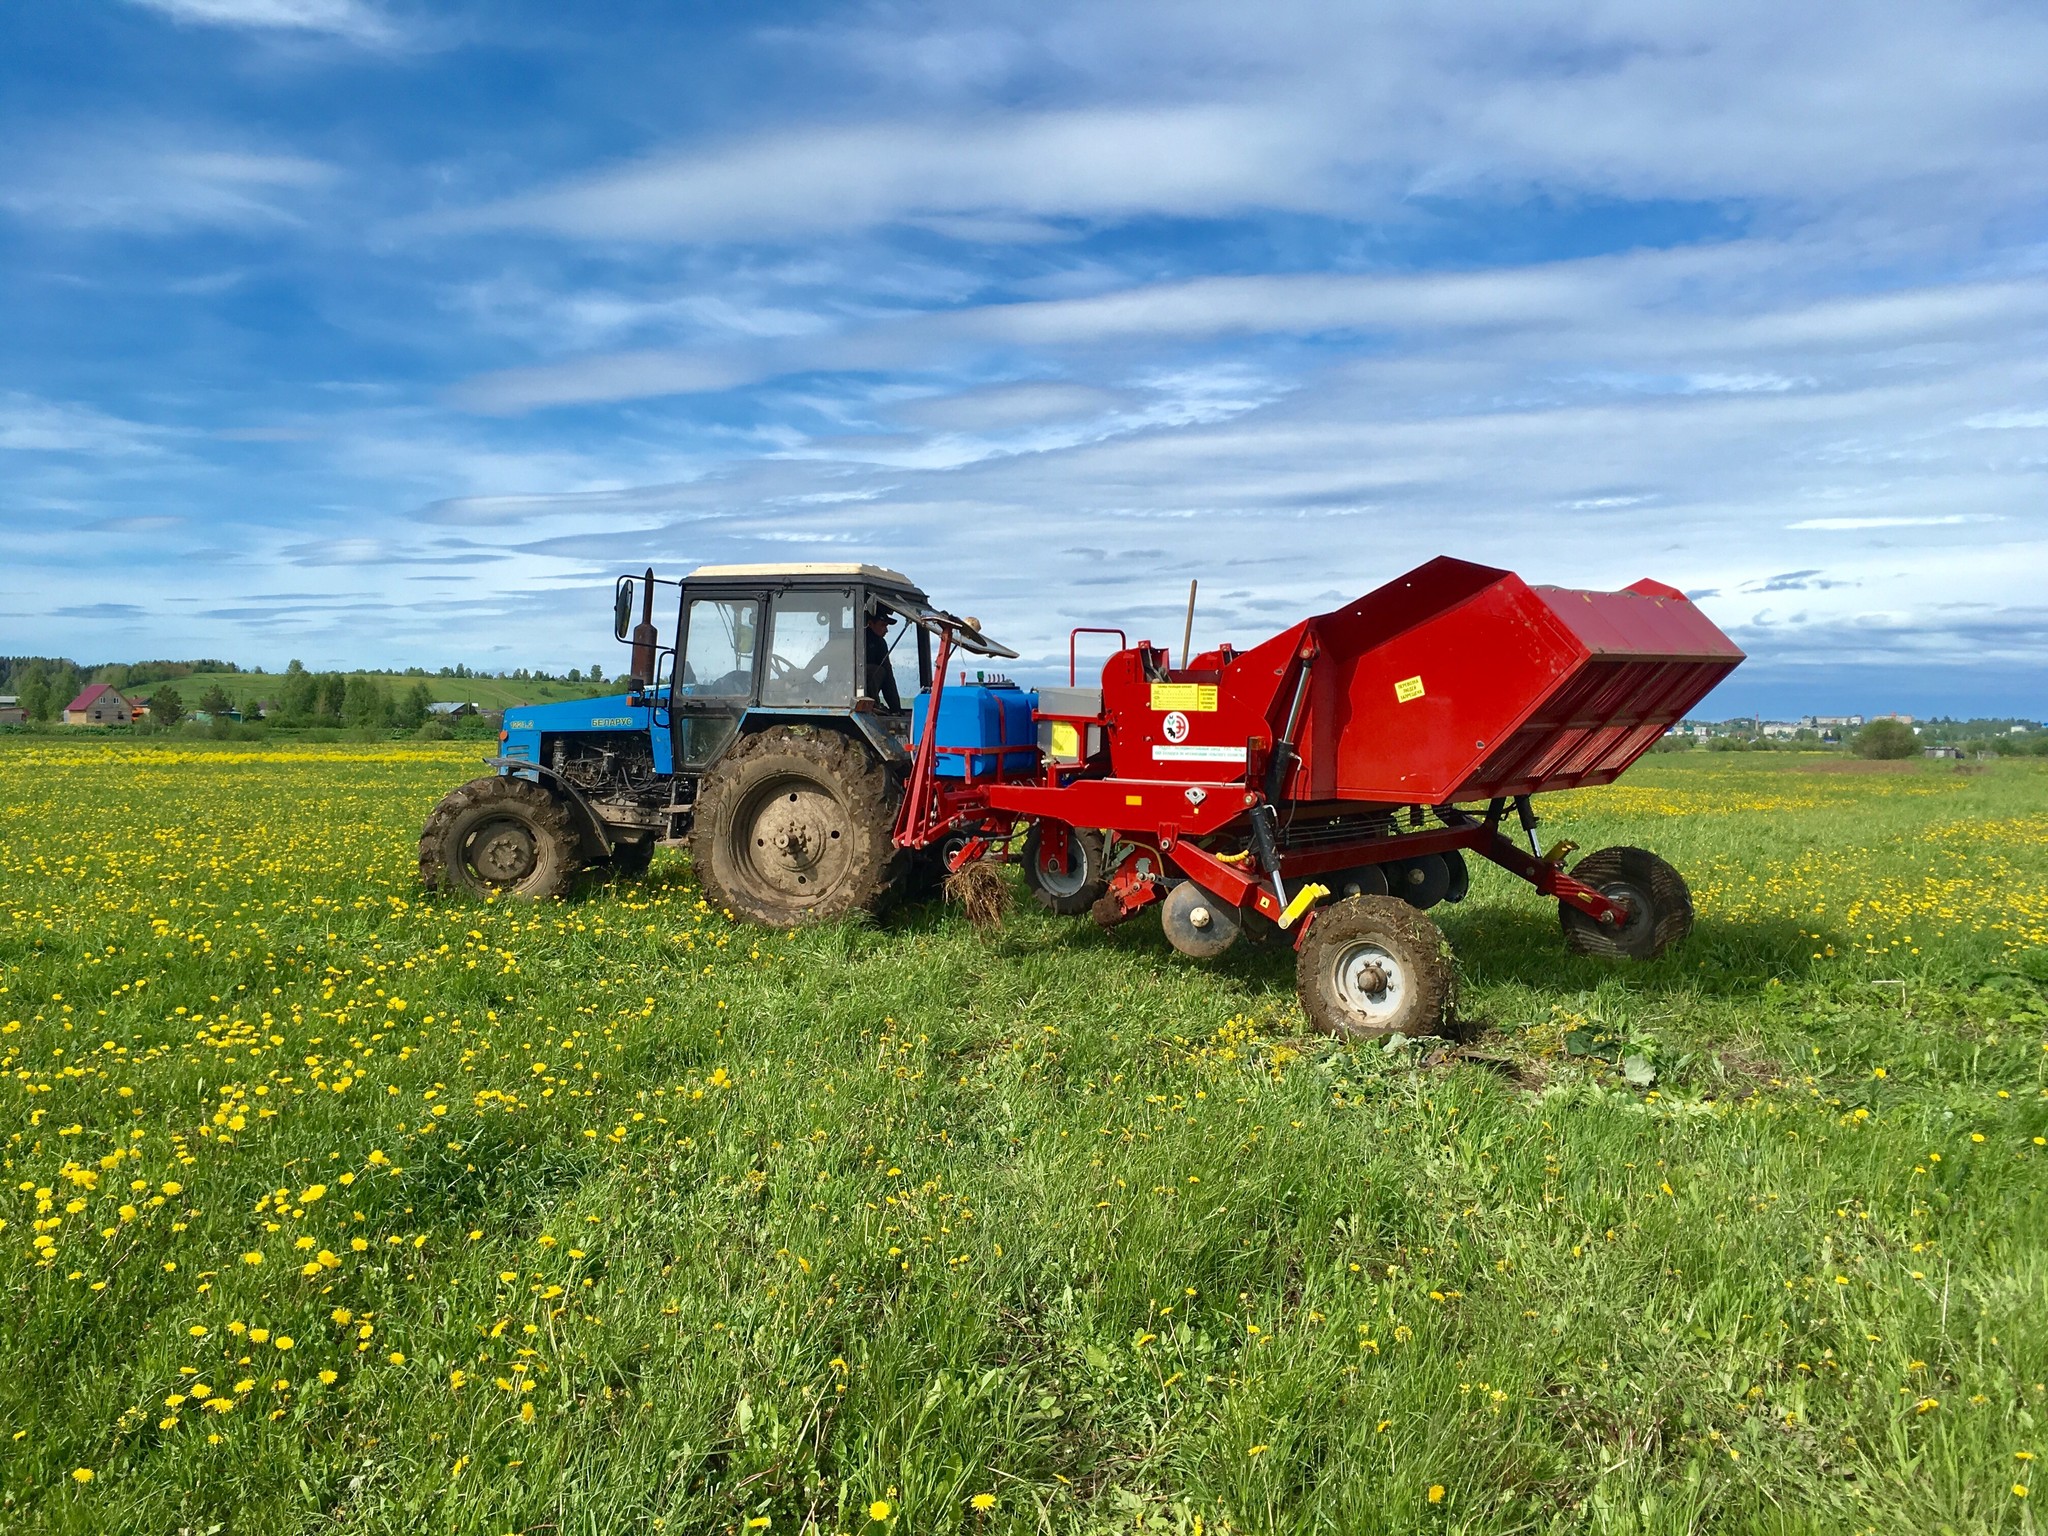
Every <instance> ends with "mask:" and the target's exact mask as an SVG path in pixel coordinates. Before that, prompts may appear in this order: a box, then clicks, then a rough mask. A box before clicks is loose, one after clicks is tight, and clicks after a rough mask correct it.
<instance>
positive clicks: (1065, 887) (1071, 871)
mask: <svg viewBox="0 0 2048 1536" xmlns="http://www.w3.org/2000/svg"><path fill="white" fill-rule="evenodd" d="M1087 883H1088V855H1087V853H1086V852H1085V851H1084V850H1083V849H1082V847H1081V843H1080V839H1079V838H1077V837H1076V836H1075V835H1074V834H1073V833H1071V832H1069V833H1068V834H1067V867H1066V868H1065V869H1054V868H1053V866H1052V850H1050V849H1049V848H1047V847H1046V846H1045V845H1044V844H1043V843H1040V844H1039V845H1038V884H1039V888H1040V889H1041V890H1044V891H1046V892H1049V893H1050V894H1052V895H1054V896H1073V895H1077V894H1078V893H1079V892H1080V890H1081V888H1082V887H1083V886H1085V885H1086V884H1087Z"/></svg>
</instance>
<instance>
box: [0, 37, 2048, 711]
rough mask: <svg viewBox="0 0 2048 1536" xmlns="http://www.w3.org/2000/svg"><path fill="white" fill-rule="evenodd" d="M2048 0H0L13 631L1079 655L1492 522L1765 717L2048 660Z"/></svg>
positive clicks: (1871, 700) (1948, 703)
mask: <svg viewBox="0 0 2048 1536" xmlns="http://www.w3.org/2000/svg"><path fill="white" fill-rule="evenodd" d="M2044 78H2048V10H2044V9H2043V8H2042V7H2040V6H2039V5H2037V4H2029V5H2006V6H2001V5H1996V4H1980V5H1955V6H1944V5H1928V6H1919V7H1901V6H1898V5H1896V4H1858V3H1854V0H1844V3H1841V4H1833V5H1829V6H1826V7H1799V6H1786V5H1783V4H1781V3H1771V4H1764V3H1748V0H1712V3H1698V4H1695V3H1686V0H1674V3H1669V4H1658V5H1613V4H1594V3H1584V4H1554V5H1549V6H1543V7H1532V6H1529V5H1526V4H1520V3H1513V4H1509V3H1500V4H1489V3H1473V4H1464V5H1458V6H1444V5H1430V4H1421V3H1417V4H1386V5H1374V4H1364V3H1353V4H1345V5H1319V4H1292V3H1287V0H1268V3H1264V4H1261V5H1257V6H1246V5H1243V4H1239V3H1210V0H1171V3H1157V4H1147V3H1134V4H1123V5H1117V4H1104V3H1101V0H1092V3H1079V4H1067V3H1063V0H1032V3H1030V4H1017V5H1004V4H983V5H977V6H960V5H957V4H956V5H941V4H928V5H927V4H917V3H893V4H883V5H873V6H858V5H839V6H825V5H808V6H805V5H789V6H774V5H751V6H714V5H685V4H634V3H630V0H616V3H608V4H605V5H601V6H562V5H559V4H526V5H522V4H516V3H506V4H493V5H488V6H486V5H481V4H464V3H460V0H456V3H442V4H435V5H431V6H429V5H419V4H409V3H403V0H79V3H76V4H67V5H38V4H20V5H14V6H9V7H6V8H5V9H4V10H0V135H4V142H6V143H7V144H8V145H9V151H8V153H7V154H6V156H5V157H4V158H0V297H4V304H0V316H4V320H5V324H4V325H0V650H5V651H9V652H15V653H21V652H29V653H56V654H68V655H71V656H74V657H77V658H79V659H80V660H87V661H95V660H104V659H121V658H132V657H139V656H145V655H149V656H154V655H173V656H179V655H194V654H213V655H223V656H228V657H231V658H234V659H237V660H239V661H241V662H243V663H244V664H246V665H258V664H268V665H272V666H278V665H282V664H283V662H284V661H285V660H286V659H287V658H288V657H292V656H297V657H301V658H303V659H304V660H305V661H306V662H307V663H308V664H309V665H313V666H371V665H386V664H405V663H409V662H415V661H416V662H422V663H425V664H428V665H436V666H437V665H441V664H443V663H452V662H455V661H467V662H469V663H471V664H472V665H482V666H486V667H507V668H509V667H514V666H522V665H524V666H546V667H550V668H560V667H566V666H571V665H576V666H585V665H588V664H590V663H591V662H601V663H603V664H604V665H605V666H606V667H607V668H608V669H609V668H616V667H617V666H618V665H619V664H620V661H621V658H622V654H623V653H621V652H617V650H616V648H615V647H614V646H613V645H612V643H611V642H610V639H609V615H608V608H609V581H610V575H611V573H612V572H613V571H614V570H618V569H627V568H633V567H637V566H640V565H644V564H649V563H652V564H655V565H657V566H659V567H661V568H662V569H663V570H664V571H666V572H670V573H674V572H677V571H679V570H681V569H686V568H687V567H688V566H689V565H691V564H693V563H696V562H699V561H707V560H736V559H748V560H761V559H778V558H787V559H809V560H816V559H856V558H859V559H872V560H877V561H880V562H882V563H885V564H891V565H896V566H900V567H901V568H903V569H905V570H907V571H909V572H911V573H912V574H913V575H914V576H915V577H917V578H918V579H919V580H920V581H921V582H922V583H923V584H924V585H925V586H926V587H927V588H928V589H929V590H930V591H931V592H932V593H933V595H934V596H935V597H936V598H937V599H938V600H940V601H941V602H943V603H945V604H947V605H948V606H951V607H954V608H956V609H959V610H961V611H969V612H974V613H976V614H978V615H979V616H981V617H982V618H983V619H984V621H985V622H986V623H987V624H988V625H989V627H990V628H991V630H992V631H993V632H995V633H996V634H998V635H1000V636H1003V637H1005V638H1008V639H1009V640H1011V641H1012V642H1013V643H1014V644H1015V645H1016V646H1017V648H1018V649H1020V650H1022V651H1024V652H1025V653H1026V656H1027V658H1029V659H1030V660H1029V662H1028V663H1027V667H1026V669H1025V670H1027V671H1031V670H1034V669H1042V668H1046V667H1049V666H1050V665H1051V660H1052V658H1053V657H1055V656H1056V655H1058V654H1060V653H1061V652H1063V651H1064V648H1065V645H1064V637H1065V632H1066V630H1067V628H1068V627H1069V626H1070V625H1073V624H1085V623H1120V624H1124V625H1127V626H1129V627H1131V628H1134V629H1136V630H1140V631H1148V632H1150V633H1153V634H1154V635H1156V636H1157V637H1159V638H1162V639H1164V638H1171V639H1173V640H1174V641H1176V642H1177V640H1178V629H1179V619H1178V610H1179V605H1180V603H1181V601H1182V599H1183V598H1184V595H1185V592H1186V584H1187V580H1188V578H1189V577H1190V576H1197V577H1200V578H1201V581H1202V587H1203V593H1204V600H1203V610H1202V613H1201V616H1200V619H1199V622H1198V628H1197V634H1198V638H1200V639H1201V640H1203V641H1205V642H1208V643H1213V642H1215V641H1219V640H1226V639H1228V640H1233V641H1235V642H1237V643H1239V644H1250V643H1253V642H1254V641H1256V640H1257V639H1259V638H1260V637H1262V636H1263V635H1265V634H1267V633H1270V632H1271V631H1272V630H1273V629H1275V628H1277V627H1279V626H1281V625H1282V624H1284V623H1287V622H1290V621H1291V620H1292V619H1293V618H1294V617H1297V616H1299V615H1300V614H1301V613H1304V612H1310V611H1315V610H1316V609H1319V608H1325V607H1329V606H1334V605H1335V604H1337V603H1339V602H1342V601H1344V600H1346V599H1348V598H1349V597H1351V596H1354V595H1356V594H1357V593H1358V592H1360V591H1363V590H1366V589H1367V588H1369V587H1371V586H1373V585H1376V584H1377V583H1378V582H1380V581H1383V580H1385V579H1387V578H1388V577H1390V576H1393V575H1396V574H1398V573H1399V572H1401V571H1402V570H1404V569H1406V568H1408V567H1409V566H1410V565H1413V564H1416V563H1418V562H1420V561H1421V560H1423V559H1425V558H1427V557H1429V556H1431V555H1434V554H1437V553H1442V552H1447V553H1453V554H1458V555H1463V556H1466V557H1468V558H1472V559H1478V560H1483V561H1489V562H1492V563H1496V564H1501V565H1506V566H1509V567H1511V568H1513V569H1515V570H1517V571H1519V572H1521V573H1522V574H1523V575H1525V576H1527V577H1528V578H1529V579H1531V580H1535V581H1547V582H1556V583H1560V584H1565V585H1575V586H1602V587H1606V586H1619V585H1623V584H1626V583H1627V582H1629V581H1632V580H1634V579H1636V578H1637V577H1640V576H1644V575H1650V576H1655V577H1657V578H1659V579H1660V580H1664V581H1668V582H1671V583H1673V584H1675V585H1679V586H1682V587H1684V588H1686V589H1687V590H1689V591H1692V592H1695V593H1697V594H1699V600H1700V601H1701V602H1702V604H1703V605H1704V606H1705V607H1706V608H1707V610H1708V611H1709V612H1710V613H1711V614H1712V615H1713V616H1714V617H1715V618H1716V619H1717V620H1718V621H1719V622H1720V623H1721V624H1722V625H1723V626H1724V627H1725V628H1727V629H1728V630H1729V631H1730V632H1731V633H1733V634H1734V635H1735V636H1736V637H1737V639H1738V640H1740V641H1741V642H1742V644H1743V645H1744V646H1745V647H1746V648H1747V649H1748V650H1749V651H1750V653H1751V655H1752V660H1751V662H1750V663H1749V664H1748V665H1747V666H1745V667H1744V668H1743V669H1742V671H1740V672H1738V673H1737V675H1736V678H1735V679H1734V680H1733V681H1731V682H1730V683H1729V684H1728V685H1726V687H1724V689H1723V690H1722V692H1721V694H1720V695H1719V696H1718V697H1717V699H1716V701H1715V704H1716V706H1717V707H1719V708H1725V710H1726V712H1729V713H1732V712H1734V711H1736V710H1747V709H1762V710H1764V711H1766V712H1780V713H1782V712H1788V711H1792V710H1795V709H1802V708H1803V709H1815V710H1841V709H1865V710H1869V709H1880V708H1903V709H1908V710H1913V711H1916V712H1920V713H1928V712H1934V711H1937V710H1949V711H1953V712H1962V713H1967V712H1971V711H1975V710H1978V709H1985V710H1997V711H1999V712H2006V711H2015V712H2024V713H2031V714H2036V715H2038V714H2040V713H2041V712H2042V711H2043V710H2044V709H2048V511H2044V504H2043V490H2044V485H2048V345H2044V343H2048V271H2044V268H2048V91H2043V89H2042V88H2041V81H2042V80H2043V79H2044Z"/></svg>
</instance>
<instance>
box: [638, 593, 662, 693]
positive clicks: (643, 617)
mask: <svg viewBox="0 0 2048 1536" xmlns="http://www.w3.org/2000/svg"><path fill="white" fill-rule="evenodd" d="M660 644H661V635H660V633H659V632H658V631H657V630H656V629H655V627H654V567H653V566H651V565H650V566H649V567H648V568H647V579H646V582H645V583H644V584H643V585H642V586H641V588H640V622H639V623H638V624H635V625H634V626H633V679H634V681H635V683H636V684H638V685H639V686H638V687H636V688H635V689H634V692H636V693H637V692H639V689H640V688H643V687H650V686H652V685H653V682H654V662H655V651H656V649H657V648H658V647H659V646H660Z"/></svg>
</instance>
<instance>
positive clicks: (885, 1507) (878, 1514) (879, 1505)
mask: <svg viewBox="0 0 2048 1536" xmlns="http://www.w3.org/2000/svg"><path fill="white" fill-rule="evenodd" d="M890 1513H891V1510H890V1508H889V1501H888V1500H887V1499H877V1500H875V1502H874V1503H872V1504H870V1505H869V1506H868V1518H869V1519H870V1520H886V1519H888V1518H889V1516H890Z"/></svg>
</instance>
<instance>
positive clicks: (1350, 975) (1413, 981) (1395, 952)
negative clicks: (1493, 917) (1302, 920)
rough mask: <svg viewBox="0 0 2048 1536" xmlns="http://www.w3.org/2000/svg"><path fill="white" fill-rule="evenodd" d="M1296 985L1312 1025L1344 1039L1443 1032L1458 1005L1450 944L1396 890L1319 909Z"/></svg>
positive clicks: (1297, 963) (1298, 966)
mask: <svg viewBox="0 0 2048 1536" xmlns="http://www.w3.org/2000/svg"><path fill="white" fill-rule="evenodd" d="M1295 987H1296V990H1297V991H1298V992H1299V993H1300V996H1301V1011H1302V1012H1303V1013H1305V1014H1307V1015H1308V1021H1309V1023H1310V1025H1311V1026H1313V1027H1314V1028H1315V1029H1317V1030H1318V1031H1320V1032H1321V1033H1323V1034H1326V1035H1335V1036H1337V1037H1338V1038H1339V1039H1344V1040H1371V1039H1375V1038H1377V1037H1379V1036H1382V1035H1434V1034H1440V1033H1441V1032H1442V1031H1443V1027H1444V1025H1445V1024H1447V1023H1448V1022H1449V1021H1450V1020H1451V1018H1452V1017H1453V1015H1454V1014H1455V1013H1456V1011H1457V1000H1458V978H1457V972H1456V970H1455V969H1454V968H1453V967H1452V964H1451V948H1450V945H1449V944H1447V943H1446V942H1445V941H1444V936H1443V933H1442V932H1441V931H1440V930H1439V929H1438V928H1437V926H1436V924H1435V923H1433V922H1431V921H1430V920H1429V919H1428V918H1426V917H1424V916H1423V915H1422V914H1421V913H1420V912H1418V911H1416V910H1415V908H1413V907H1411V906H1409V905H1408V903H1407V902H1405V901H1403V900H1401V898H1400V897H1398V896H1352V897H1349V898H1347V899H1346V900H1344V901H1340V902H1337V903H1335V904H1334V905H1332V906H1327V907H1323V908H1321V909H1320V910H1318V911H1317V913H1316V914H1315V919H1314V921H1313V922H1312V923H1311V925H1310V927H1309V930H1308V937H1307V938H1305V939H1304V940H1302V943H1301V950H1300V953H1299V956H1298V958H1297V959H1296V961H1295Z"/></svg>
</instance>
